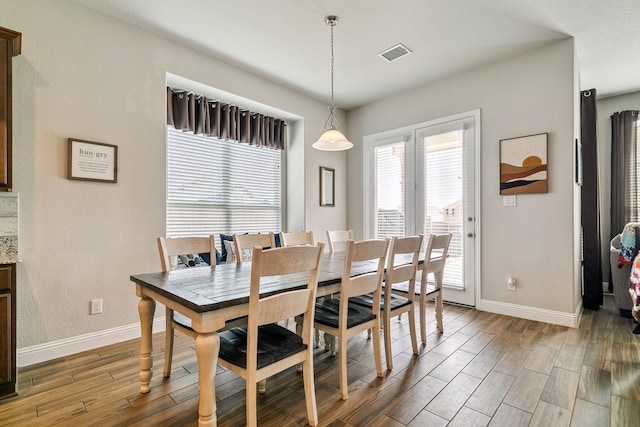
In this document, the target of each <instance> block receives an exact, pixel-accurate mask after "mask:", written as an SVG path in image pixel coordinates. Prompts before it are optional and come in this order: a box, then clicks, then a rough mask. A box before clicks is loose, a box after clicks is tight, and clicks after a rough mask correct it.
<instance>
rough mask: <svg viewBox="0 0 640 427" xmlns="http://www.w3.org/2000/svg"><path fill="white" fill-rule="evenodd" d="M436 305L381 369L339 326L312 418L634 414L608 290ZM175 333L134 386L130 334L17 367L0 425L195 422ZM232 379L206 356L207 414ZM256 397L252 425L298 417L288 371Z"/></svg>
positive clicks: (636, 353)
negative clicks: (344, 393) (423, 328)
mask: <svg viewBox="0 0 640 427" xmlns="http://www.w3.org/2000/svg"><path fill="white" fill-rule="evenodd" d="M431 308H433V307H431ZM431 312H433V311H431ZM444 313H445V333H444V334H442V335H441V334H438V333H437V332H436V331H435V322H433V321H431V322H429V325H428V326H429V330H430V332H431V333H430V334H429V335H428V340H427V341H428V343H427V345H426V346H424V347H421V348H420V354H419V356H417V357H414V356H413V355H412V354H411V343H410V340H409V336H408V326H407V322H406V316H405V317H404V318H403V319H402V321H400V322H397V321H396V320H395V319H394V320H393V322H392V327H393V336H394V343H393V348H394V359H393V362H394V369H393V371H391V372H387V373H386V375H385V377H384V378H377V377H376V374H375V367H374V364H373V360H372V350H371V346H372V341H371V340H367V339H366V335H365V334H363V335H362V337H356V338H355V339H352V340H351V341H350V343H349V346H348V350H347V355H348V359H349V367H348V372H349V399H348V400H347V401H341V400H340V398H339V383H338V360H337V358H335V357H331V356H330V355H329V354H328V353H327V352H324V351H323V349H318V350H316V354H315V372H316V375H315V379H316V393H317V402H318V415H319V418H320V425H322V426H332V427H338V426H423V425H429V426H509V427H512V426H545V427H546V426H616V427H618V426H640V336H639V335H633V334H632V333H631V330H632V324H631V321H630V320H629V319H624V318H621V317H620V316H619V315H618V312H617V309H616V308H615V306H614V304H613V298H612V296H610V295H606V296H605V305H604V307H602V308H601V309H600V310H598V311H590V310H586V311H585V312H584V314H583V316H582V320H581V323H580V327H579V328H577V329H573V328H566V327H561V326H555V325H550V324H546V323H540V322H533V321H529V320H522V319H517V318H513V317H508V316H502V315H497V314H491V313H484V312H480V311H477V310H474V309H470V308H466V307H457V306H452V305H445V310H444ZM176 337H177V339H176V346H175V350H174V362H173V371H172V374H171V378H170V379H163V378H162V360H163V348H162V347H163V336H162V334H156V335H154V348H155V349H156V351H155V362H154V372H155V375H154V377H153V379H152V390H151V392H150V393H149V394H146V395H141V394H140V393H139V382H138V352H139V348H138V346H139V342H138V340H131V341H127V342H123V343H119V344H115V345H110V346H106V347H103V348H99V349H96V350H92V351H88V352H84V353H80V354H76V355H73V356H69V357H65V358H62V359H58V360H54V361H50V362H46V363H42V364H39V365H34V366H29V367H25V368H22V369H20V370H19V377H18V379H19V389H20V394H19V396H18V397H14V398H10V399H5V400H2V401H0V426H12V427H14V426H30V427H31V426H55V425H60V426H196V425H197V407H198V406H197V405H198V386H197V364H196V356H195V351H194V349H193V347H194V342H193V341H192V340H191V339H189V338H188V337H185V336H184V335H182V334H177V335H176ZM383 354H384V352H383ZM244 389H245V385H244V381H243V380H242V379H240V378H238V377H236V376H235V375H234V374H232V373H230V372H229V371H226V370H223V369H221V368H218V373H217V377H216V397H217V399H218V402H217V406H218V425H219V426H240V425H244V423H245V415H244V411H245V405H244ZM258 406H259V407H258V412H259V423H260V425H263V426H301V425H306V415H305V414H306V412H305V405H304V392H303V386H302V379H301V376H300V374H298V373H296V372H295V370H293V369H292V370H289V371H285V372H283V373H281V374H278V375H276V376H275V377H272V378H270V379H269V380H268V382H267V394H265V395H262V396H259V398H258Z"/></svg>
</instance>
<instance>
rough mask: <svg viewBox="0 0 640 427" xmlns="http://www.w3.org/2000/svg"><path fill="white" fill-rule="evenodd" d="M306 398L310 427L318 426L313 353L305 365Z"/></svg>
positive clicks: (310, 353)
mask: <svg viewBox="0 0 640 427" xmlns="http://www.w3.org/2000/svg"><path fill="white" fill-rule="evenodd" d="M302 365H303V369H304V373H303V374H302V375H303V381H304V398H305V400H306V402H307V418H308V420H309V425H310V426H317V425H318V407H317V406H316V388H315V384H314V380H313V352H311V351H310V352H309V357H308V359H307V360H305V361H304V362H303V363H302Z"/></svg>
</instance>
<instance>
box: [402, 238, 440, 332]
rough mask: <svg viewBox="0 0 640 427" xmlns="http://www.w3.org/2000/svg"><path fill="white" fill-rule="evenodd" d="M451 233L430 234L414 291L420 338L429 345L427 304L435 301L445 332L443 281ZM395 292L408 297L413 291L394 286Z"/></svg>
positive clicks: (438, 318) (405, 287)
mask: <svg viewBox="0 0 640 427" xmlns="http://www.w3.org/2000/svg"><path fill="white" fill-rule="evenodd" d="M452 236H453V235H452V234H451V233H445V234H437V235H436V234H430V235H429V241H428V242H427V249H426V251H425V255H424V263H423V265H422V269H421V272H420V274H418V277H419V278H420V279H419V281H416V286H415V289H414V291H413V293H414V296H415V300H416V302H417V303H418V306H419V307H420V338H421V340H422V343H423V344H426V343H427V302H428V301H432V300H435V306H436V308H435V312H436V313H435V315H436V316H435V317H436V325H437V327H438V331H439V332H440V333H443V332H444V327H443V324H442V308H443V307H442V306H443V304H442V280H443V277H444V266H445V263H446V261H447V253H448V252H449V245H450V244H451V238H452ZM430 274H432V275H433V279H434V280H433V282H431V283H430V282H429V281H428V278H429V275H430ZM392 289H393V292H394V293H395V294H397V295H402V296H407V294H408V293H410V292H411V290H410V289H409V288H408V287H407V286H406V284H402V283H401V284H395V285H393V288H392Z"/></svg>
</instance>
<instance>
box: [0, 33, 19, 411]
mask: <svg viewBox="0 0 640 427" xmlns="http://www.w3.org/2000/svg"><path fill="white" fill-rule="evenodd" d="M21 41H22V36H21V34H20V33H18V32H16V31H13V30H9V29H7V28H2V27H0V191H11V185H12V179H11V174H12V169H11V168H12V161H11V157H12V145H11V143H12V123H13V121H12V116H11V103H12V96H11V93H12V76H11V75H12V61H13V57H14V56H16V55H19V54H20V49H21ZM16 374H17V372H16V266H15V264H0V399H2V398H5V397H9V396H14V395H15V394H16Z"/></svg>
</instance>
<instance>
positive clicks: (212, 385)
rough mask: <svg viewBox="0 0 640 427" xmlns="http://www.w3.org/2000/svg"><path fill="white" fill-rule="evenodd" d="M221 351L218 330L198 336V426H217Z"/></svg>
mask: <svg viewBox="0 0 640 427" xmlns="http://www.w3.org/2000/svg"><path fill="white" fill-rule="evenodd" d="M219 352H220V337H219V336H218V334H217V333H216V332H213V333H210V334H198V335H197V336H196V357H197V358H198V387H199V389H200V404H199V406H198V426H199V427H205V426H206V427H215V426H216V425H217V422H218V421H217V415H216V367H217V365H218V353H219Z"/></svg>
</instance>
